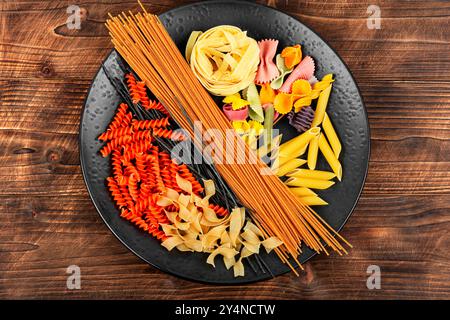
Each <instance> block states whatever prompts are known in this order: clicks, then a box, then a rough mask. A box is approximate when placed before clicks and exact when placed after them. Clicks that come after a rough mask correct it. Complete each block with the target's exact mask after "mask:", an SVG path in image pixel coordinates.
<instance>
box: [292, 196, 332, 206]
mask: <svg viewBox="0 0 450 320" xmlns="http://www.w3.org/2000/svg"><path fill="white" fill-rule="evenodd" d="M298 199H299V200H300V202H301V203H304V204H307V205H308V206H326V205H328V202H326V201H325V200H323V199H321V198H319V197H318V196H306V197H299V198H298Z"/></svg>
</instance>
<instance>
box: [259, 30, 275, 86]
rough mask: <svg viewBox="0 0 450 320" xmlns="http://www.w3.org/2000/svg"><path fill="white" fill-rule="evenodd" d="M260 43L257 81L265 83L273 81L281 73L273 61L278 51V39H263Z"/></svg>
mask: <svg viewBox="0 0 450 320" xmlns="http://www.w3.org/2000/svg"><path fill="white" fill-rule="evenodd" d="M258 45H259V56H260V63H259V67H258V72H257V73H256V78H255V82H256V83H257V84H263V83H267V82H270V81H272V80H273V79H275V78H276V77H278V76H279V74H280V72H279V71H278V68H277V66H276V65H275V63H274V62H273V58H274V57H275V54H276V53H277V46H278V40H272V39H269V40H267V39H266V40H261V41H258Z"/></svg>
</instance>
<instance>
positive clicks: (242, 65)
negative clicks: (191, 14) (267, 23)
mask: <svg viewBox="0 0 450 320" xmlns="http://www.w3.org/2000/svg"><path fill="white" fill-rule="evenodd" d="M192 42H195V43H194V44H192V50H191V49H189V50H187V54H189V52H190V56H188V57H187V58H188V61H189V62H190V65H191V69H192V71H193V72H194V74H195V76H196V77H197V79H198V80H199V81H200V82H201V83H202V85H203V86H204V87H205V88H206V89H207V90H208V91H209V92H210V93H212V94H214V95H217V96H228V95H232V94H234V93H236V92H239V91H241V90H243V89H245V88H247V87H248V86H249V85H250V83H252V82H253V81H254V80H255V76H256V71H257V69H258V64H259V61H260V59H259V46H258V43H257V42H256V40H255V39H253V38H250V37H248V36H247V33H246V32H245V31H242V30H241V29H239V28H238V27H235V26H228V25H222V26H217V27H214V28H211V29H209V30H207V31H205V32H204V33H202V34H200V35H198V36H197V37H196V40H195V41H194V40H193V41H192Z"/></svg>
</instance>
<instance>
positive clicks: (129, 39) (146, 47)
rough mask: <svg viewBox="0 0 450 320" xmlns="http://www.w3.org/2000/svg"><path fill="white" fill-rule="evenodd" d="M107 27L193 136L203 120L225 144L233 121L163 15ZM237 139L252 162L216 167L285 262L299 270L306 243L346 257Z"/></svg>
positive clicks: (128, 18)
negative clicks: (274, 241)
mask: <svg viewBox="0 0 450 320" xmlns="http://www.w3.org/2000/svg"><path fill="white" fill-rule="evenodd" d="M106 25H107V28H108V29H109V32H110V35H111V38H112V42H113V44H114V47H115V48H116V50H117V51H118V52H119V53H120V54H121V56H122V57H123V58H124V59H125V60H126V61H127V63H128V64H129V65H130V66H131V67H132V68H133V70H134V71H135V72H136V73H137V75H138V76H139V77H140V79H142V80H143V81H145V84H146V85H147V87H148V88H149V89H150V90H151V91H152V93H153V94H154V95H155V96H156V97H157V99H158V100H159V101H160V102H161V103H162V104H163V105H164V106H165V107H166V109H167V110H168V111H169V113H170V114H171V117H172V118H173V119H174V120H175V121H176V122H177V123H179V124H180V126H181V127H183V128H184V129H185V130H187V132H188V133H189V134H190V136H191V138H193V137H194V132H193V128H192V126H191V123H193V122H194V121H200V123H201V124H202V125H203V127H204V128H205V129H206V130H207V129H211V128H214V129H216V131H217V130H219V131H220V134H221V137H219V138H222V139H223V140H222V141H225V140H224V139H225V137H226V135H225V132H226V131H227V130H228V131H230V130H232V128H231V125H230V123H229V121H228V120H227V118H226V117H225V115H224V114H223V113H222V112H221V111H220V109H219V108H218V107H217V105H216V104H215V102H214V101H213V99H212V98H211V96H210V95H209V94H208V93H207V92H206V90H205V89H204V88H203V87H202V85H201V84H200V83H199V81H198V80H197V79H196V77H195V75H194V74H193V73H192V71H191V69H190V68H189V66H188V64H187V63H186V61H185V60H184V58H183V57H182V55H181V54H180V52H179V50H178V48H177V47H176V45H175V44H174V42H173V41H172V39H171V38H170V35H169V34H168V33H167V31H166V29H165V28H164V26H163V25H162V23H161V22H160V20H159V19H158V17H157V16H155V15H152V14H149V13H147V12H146V11H145V9H144V13H138V14H132V13H130V14H129V15H126V14H124V13H123V14H122V15H119V16H117V17H113V16H111V15H110V19H108V21H107V23H106ZM193 140H194V142H195V141H196V139H193ZM234 140H235V144H236V149H237V150H236V153H237V154H238V155H243V156H244V157H245V158H246V159H248V161H247V162H245V163H243V164H242V163H239V164H229V163H227V164H216V168H217V170H218V171H219V173H220V174H221V176H222V177H223V178H224V180H225V181H226V182H227V183H228V185H229V186H230V187H231V188H232V189H233V191H234V192H235V194H236V195H237V196H238V198H239V199H240V201H241V202H242V203H243V204H244V205H245V206H246V207H247V208H249V209H250V211H251V216H252V218H253V220H254V221H255V223H256V224H257V225H258V226H259V227H260V228H262V229H263V230H264V232H265V233H266V234H268V235H269V236H276V237H277V238H279V239H280V240H281V241H283V246H282V247H280V248H277V249H275V252H276V253H277V254H278V256H279V257H280V259H281V261H283V262H286V263H288V265H289V266H290V267H291V269H292V270H293V271H294V272H296V271H295V269H294V268H293V266H292V263H291V262H290V261H288V259H289V258H290V257H291V258H293V260H294V261H295V262H297V264H299V265H300V263H299V261H298V259H297V257H298V255H299V253H300V252H301V250H300V246H301V244H302V243H305V244H306V245H307V246H308V247H310V248H312V249H313V250H314V251H316V252H318V253H320V252H325V253H326V254H328V252H327V250H326V248H325V246H324V244H325V245H328V246H329V247H331V248H332V249H333V250H335V251H337V252H338V253H339V254H342V253H346V250H345V248H344V247H343V246H342V244H341V243H340V241H342V242H344V243H346V244H347V245H349V246H350V244H349V243H348V242H347V241H345V239H343V238H342V237H341V236H340V235H339V234H338V233H337V232H336V231H335V230H333V228H332V227H330V226H329V225H328V224H327V223H326V222H325V221H324V220H323V219H322V218H321V217H320V216H319V215H318V214H317V213H316V212H314V211H313V210H312V209H311V208H309V207H308V206H307V205H304V204H303V203H301V202H299V200H298V199H297V197H296V196H295V195H294V194H292V193H291V192H290V191H289V189H288V188H287V187H286V186H285V185H284V184H283V183H282V182H281V181H280V180H279V179H278V177H276V176H275V175H270V174H266V175H262V174H261V170H264V171H266V172H269V169H268V167H267V166H266V165H265V164H264V163H263V162H262V161H261V160H259V159H258V157H257V156H256V155H255V154H254V152H253V151H252V150H250V149H249V147H248V146H247V145H246V144H245V143H244V142H243V141H242V140H241V139H240V138H239V137H237V135H236V134H235V137H234ZM198 147H201V146H198ZM215 151H216V153H217V155H218V156H221V155H222V156H223V155H224V154H226V152H225V151H224V150H223V149H220V148H219V150H215ZM227 152H228V150H227ZM227 159H228V158H227ZM339 240H340V241H339ZM322 241H323V242H324V244H322Z"/></svg>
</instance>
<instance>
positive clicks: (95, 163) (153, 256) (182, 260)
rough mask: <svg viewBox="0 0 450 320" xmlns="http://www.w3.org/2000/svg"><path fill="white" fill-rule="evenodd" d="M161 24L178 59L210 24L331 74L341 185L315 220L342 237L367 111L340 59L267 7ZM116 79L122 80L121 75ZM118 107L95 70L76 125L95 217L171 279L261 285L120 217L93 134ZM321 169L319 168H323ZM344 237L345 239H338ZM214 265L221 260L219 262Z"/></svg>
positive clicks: (360, 176)
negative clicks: (291, 49)
mask: <svg viewBox="0 0 450 320" xmlns="http://www.w3.org/2000/svg"><path fill="white" fill-rule="evenodd" d="M160 17H161V19H162V21H163V23H164V24H165V26H166V28H167V29H168V31H169V33H170V35H171V36H172V38H173V39H174V41H175V42H176V43H177V45H178V46H179V48H180V50H181V51H182V52H184V47H185V44H186V41H187V39H188V36H189V34H190V32H191V31H193V30H206V29H208V28H211V27H213V26H216V25H221V24H230V25H235V26H238V27H240V28H241V29H243V30H248V34H249V36H251V37H253V38H255V39H257V40H260V39H265V38H273V39H278V40H279V41H280V44H279V48H283V47H285V46H287V45H293V44H296V43H300V44H302V49H303V52H304V54H305V55H311V56H312V57H313V58H314V60H315V61H316V70H317V72H316V76H317V77H318V78H320V77H322V76H323V75H325V74H327V73H333V74H334V75H335V78H336V81H335V82H334V85H333V91H332V94H331V97H330V101H329V106H328V109H327V110H328V114H329V115H330V118H331V120H332V121H333V123H334V125H335V127H336V131H337V133H338V135H339V137H340V139H341V140H342V145H343V152H342V157H341V162H342V166H343V173H344V175H343V181H342V182H341V183H337V184H335V185H334V186H333V187H332V188H330V189H329V190H326V191H324V192H319V193H320V196H321V197H323V198H324V199H325V200H326V201H328V202H329V203H330V205H329V206H327V207H321V208H318V209H317V211H318V213H319V214H320V215H321V216H322V217H324V218H325V220H326V221H328V223H329V224H330V225H331V226H332V227H333V228H335V229H337V230H340V229H341V228H342V227H343V226H344V224H345V222H346V221H347V219H348V218H349V216H350V215H351V213H352V211H353V208H354V207H355V205H356V203H357V201H358V198H359V195H360V192H361V190H362V188H363V185H364V180H365V177H366V174H367V167H368V159H369V143H370V135H369V126H368V120H367V114H366V110H365V107H364V104H363V101H362V98H361V95H360V93H359V90H358V87H357V85H356V83H355V81H354V79H353V77H352V75H351V74H350V71H349V70H348V68H347V67H346V65H345V64H344V63H343V61H342V60H341V59H340V58H339V56H338V55H337V54H336V53H335V52H334V51H333V50H332V49H331V48H330V47H329V46H328V45H327V44H326V43H325V42H324V41H323V40H322V39H321V38H320V37H319V36H318V35H317V34H316V33H315V32H314V31H312V30H311V29H310V28H308V27H306V26H305V25H303V24H302V23H301V22H299V21H298V20H296V19H294V18H292V17H290V16H289V15H287V14H285V13H283V12H280V11H277V10H275V9H273V8H269V7H266V6H262V5H258V4H254V3H249V2H240V1H208V2H204V3H198V4H191V5H187V6H183V7H179V8H176V9H173V10H170V11H168V12H166V13H163V14H162V15H161V16H160ZM116 58H117V54H116V53H115V52H114V51H113V52H112V53H111V54H110V55H109V56H108V57H107V58H106V60H105V62H104V63H105V65H106V67H107V68H108V70H110V71H111V72H112V73H113V74H118V73H119V72H120V71H119V68H118V66H117V63H116ZM119 76H120V74H119ZM119 102H120V98H119V95H118V94H117V93H116V92H115V90H114V88H113V86H112V85H111V84H110V83H109V81H108V80H107V78H106V76H105V74H104V72H103V71H102V70H101V69H100V70H99V72H98V73H97V75H96V76H95V78H94V80H93V83H92V86H91V88H90V90H89V93H88V96H87V98H86V103H85V106H84V109H83V112H82V117H81V126H80V157H81V167H82V171H83V175H84V179H85V181H86V185H87V188H88V191H89V194H90V196H91V198H92V201H93V202H94V205H95V207H96V208H97V210H98V212H99V214H100V216H101V217H102V218H103V220H104V221H105V223H106V224H107V226H108V227H109V228H110V229H111V231H112V232H113V233H114V234H115V235H116V237H117V238H118V239H119V240H120V241H122V243H123V244H124V245H125V246H126V247H128V248H129V249H130V250H131V251H132V252H133V253H135V254H136V255H137V256H139V257H140V258H142V259H143V260H145V261H146V262H148V263H149V264H151V265H153V266H155V267H156V268H158V269H160V270H163V271H165V272H169V273H171V274H174V275H177V276H180V277H183V278H187V279H190V280H196V281H201V282H208V283H218V284H237V283H247V282H253V281H258V280H264V279H267V278H269V277H270V275H269V274H267V273H258V274H256V273H254V272H253V271H252V269H251V268H249V267H247V268H246V276H245V277H239V278H234V277H233V272H232V271H231V270H230V271H228V270H226V269H225V267H224V266H223V264H222V263H221V262H220V261H217V264H216V265H217V268H216V269H213V268H212V266H210V265H208V264H206V257H207V256H206V255H204V254H198V253H182V252H178V251H176V250H174V251H172V252H168V251H166V249H165V248H163V247H162V246H161V245H160V244H159V242H158V241H156V240H155V239H153V238H152V237H150V236H149V235H148V234H146V233H144V232H142V231H140V230H138V229H137V228H136V227H135V226H134V225H132V224H130V223H128V222H127V221H125V220H124V219H122V218H120V217H119V211H118V210H117V209H116V207H115V206H114V204H113V202H112V199H111V197H110V195H109V192H108V190H107V189H106V186H105V178H106V177H107V176H108V175H109V174H110V164H109V158H108V159H104V158H102V157H101V156H100V155H99V153H98V151H99V149H100V148H101V146H102V145H101V144H100V143H99V142H98V141H97V139H96V138H97V137H98V135H99V134H100V133H101V132H103V131H104V130H105V128H106V127H107V125H108V123H109V122H110V120H111V118H112V117H113V114H114V111H115V109H116V107H117V105H118V103H119ZM280 122H281V123H280V125H279V128H280V130H281V131H282V132H283V134H284V138H290V137H293V136H294V135H295V132H294V131H293V130H292V127H289V126H287V125H286V123H285V122H283V121H280ZM319 165H320V166H325V164H324V163H323V162H321V163H319ZM344 236H345V232H344ZM313 255H314V253H313V252H312V251H311V250H309V249H308V248H305V249H304V252H303V254H302V255H301V257H300V262H302V263H303V262H305V261H306V260H308V259H310V258H311V257H312V256H313ZM262 257H263V258H264V259H265V261H266V262H267V264H268V265H269V266H270V268H271V270H272V272H273V274H274V275H280V274H282V273H285V272H287V271H289V269H288V268H287V267H286V266H285V265H283V264H282V263H280V262H279V261H278V259H277V257H276V256H275V255H273V254H270V255H266V254H262ZM217 260H220V259H217Z"/></svg>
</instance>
